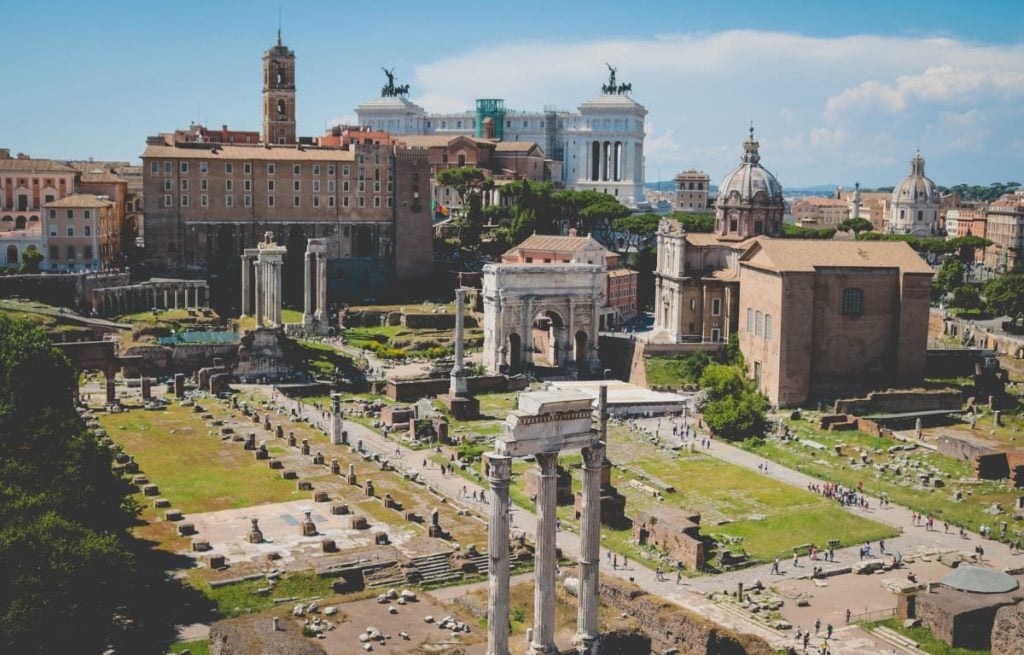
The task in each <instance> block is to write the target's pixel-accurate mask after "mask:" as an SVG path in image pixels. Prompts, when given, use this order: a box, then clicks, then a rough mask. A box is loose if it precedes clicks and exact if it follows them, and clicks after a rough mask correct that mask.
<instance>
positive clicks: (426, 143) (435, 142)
mask: <svg viewBox="0 0 1024 655" xmlns="http://www.w3.org/2000/svg"><path fill="white" fill-rule="evenodd" d="M459 139H463V140H465V141H469V142H470V143H473V144H475V145H478V146H493V145H494V143H493V142H491V141H487V140H486V139H477V138H476V137H472V136H467V135H465V134H402V135H400V136H396V137H395V141H398V142H399V143H403V144H405V145H406V146H408V147H410V148H444V147H447V146H448V145H450V144H451V143H452V142H453V141H457V140H459Z"/></svg>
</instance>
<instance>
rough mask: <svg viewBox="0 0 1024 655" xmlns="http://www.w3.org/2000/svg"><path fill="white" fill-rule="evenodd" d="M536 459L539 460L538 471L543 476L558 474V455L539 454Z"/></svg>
mask: <svg viewBox="0 0 1024 655" xmlns="http://www.w3.org/2000/svg"><path fill="white" fill-rule="evenodd" d="M534 457H535V458H536V459H537V469H538V470H540V474H541V475H544V476H554V475H557V474H558V453H537V454H536V455H535V456H534Z"/></svg>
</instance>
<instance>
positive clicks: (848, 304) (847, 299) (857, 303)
mask: <svg viewBox="0 0 1024 655" xmlns="http://www.w3.org/2000/svg"><path fill="white" fill-rule="evenodd" d="M863 313H864V290H863V289H858V288H856V287H850V288H849V289H843V315H844V316H860V315H861V314H863Z"/></svg>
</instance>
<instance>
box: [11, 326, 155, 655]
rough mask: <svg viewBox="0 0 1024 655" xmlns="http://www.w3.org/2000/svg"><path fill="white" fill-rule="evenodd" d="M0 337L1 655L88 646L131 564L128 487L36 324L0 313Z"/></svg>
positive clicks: (106, 625)
mask: <svg viewBox="0 0 1024 655" xmlns="http://www.w3.org/2000/svg"><path fill="white" fill-rule="evenodd" d="M0 343H3V344H4V347H3V349H0V562H3V566H2V567H0V589H3V593H2V594H0V651H4V652H12V653H13V652H54V653H56V652H98V649H99V644H100V643H101V640H102V639H103V638H104V637H105V635H106V634H107V633H108V631H109V630H110V626H111V621H112V618H113V613H114V611H115V608H116V607H117V606H118V605H119V604H120V603H123V602H124V594H123V593H122V591H123V589H124V588H125V587H126V586H127V585H129V584H130V583H131V575H132V572H133V569H134V565H135V564H134V558H133V556H132V555H131V554H130V553H129V551H128V549H127V548H126V546H125V540H126V538H127V530H128V527H129V526H130V524H131V522H132V520H133V517H134V512H133V511H132V510H133V506H132V505H131V504H130V503H127V501H126V500H125V498H126V496H127V493H128V485H127V483H126V482H125V481H124V480H123V479H122V478H120V477H117V476H115V475H114V474H113V472H112V471H111V452H110V450H109V449H108V448H106V447H104V446H103V445H102V444H100V443H99V442H98V440H97V439H96V438H95V437H94V436H93V435H92V434H91V433H90V432H88V431H87V430H86V429H85V425H84V424H83V423H82V420H81V418H80V417H79V416H78V414H77V413H76V412H75V409H74V406H73V404H72V394H73V393H74V390H75V389H76V381H75V373H74V371H73V370H72V369H71V367H70V366H69V365H68V363H67V361H66V360H65V359H64V357H63V355H62V354H61V353H59V352H57V351H56V350H55V349H54V348H53V347H52V346H51V345H50V343H49V341H48V340H47V338H46V336H45V334H43V332H42V330H41V329H39V328H38V327H36V326H35V325H33V324H31V323H29V322H27V321H22V320H15V319H11V318H10V317H5V316H0ZM58 626H59V627H58Z"/></svg>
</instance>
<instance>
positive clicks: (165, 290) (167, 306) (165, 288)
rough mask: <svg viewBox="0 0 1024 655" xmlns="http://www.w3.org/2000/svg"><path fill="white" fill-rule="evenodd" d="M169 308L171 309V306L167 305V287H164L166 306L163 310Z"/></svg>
mask: <svg viewBox="0 0 1024 655" xmlns="http://www.w3.org/2000/svg"><path fill="white" fill-rule="evenodd" d="M169 307H170V305H169V304H167V287H164V306H163V309H168V308H169Z"/></svg>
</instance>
